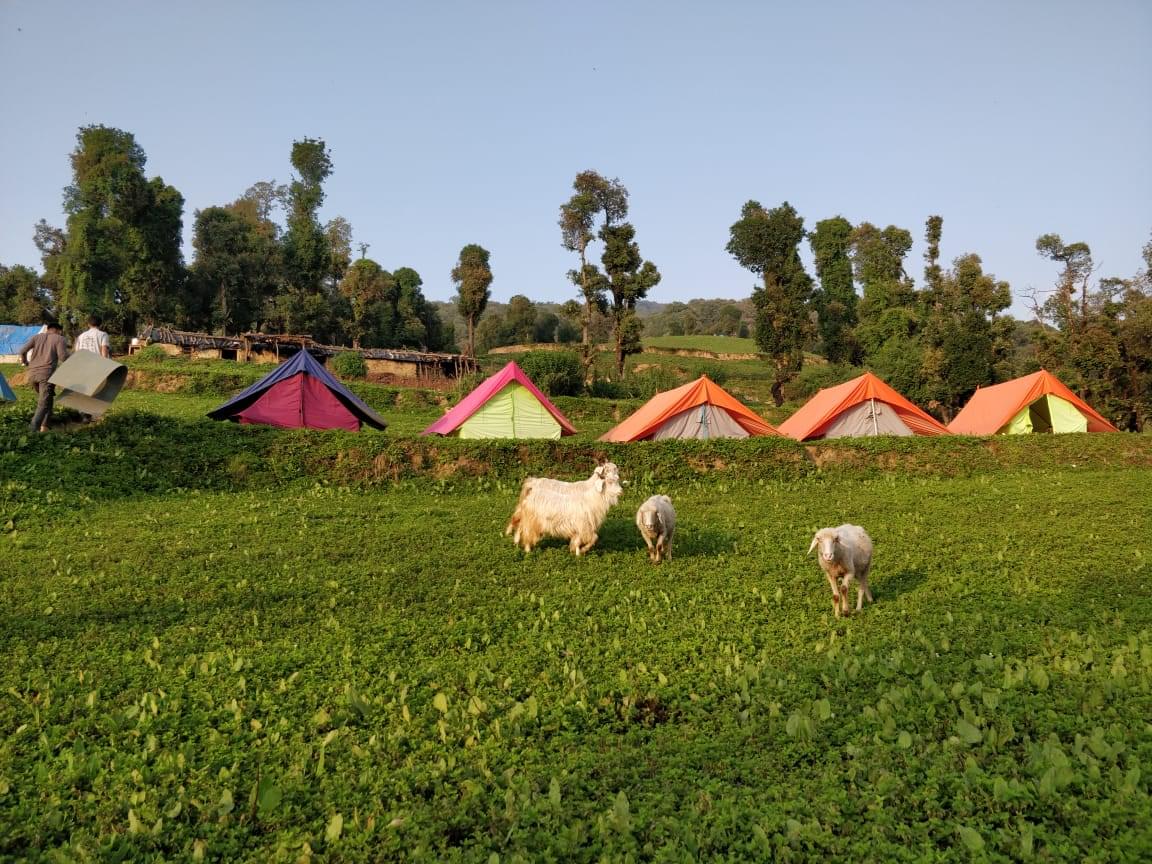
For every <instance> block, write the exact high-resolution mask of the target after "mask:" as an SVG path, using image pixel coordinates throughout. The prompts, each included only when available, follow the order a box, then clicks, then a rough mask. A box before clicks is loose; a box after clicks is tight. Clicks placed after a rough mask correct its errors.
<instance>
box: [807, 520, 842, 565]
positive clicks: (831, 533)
mask: <svg viewBox="0 0 1152 864" xmlns="http://www.w3.org/2000/svg"><path fill="white" fill-rule="evenodd" d="M839 545H840V535H839V534H838V533H837V532H836V529H835V528H821V529H820V530H819V531H817V532H816V536H814V537H813V538H812V545H811V546H809V547H808V554H809V555H811V554H812V550H813V549H815V548H816V547H817V546H819V547H820V557H821V558H822V559H824V560H825V561H832V560H833V559H834V558H835V557H836V547H837V546H839Z"/></svg>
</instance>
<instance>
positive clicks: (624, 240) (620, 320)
mask: <svg viewBox="0 0 1152 864" xmlns="http://www.w3.org/2000/svg"><path fill="white" fill-rule="evenodd" d="M635 237H636V229H635V228H633V227H632V225H631V224H629V223H627V222H624V223H622V224H620V225H605V226H604V227H603V228H602V229H601V230H600V239H601V240H603V241H604V254H603V256H602V257H601V259H600V260H601V263H603V265H604V272H605V273H606V274H607V279H608V290H609V291H610V292H611V294H612V324H613V327H612V331H613V335H614V336H615V340H616V375H617V377H623V375H624V358H625V357H627V356H628V355H630V354H638V353H640V351H641V350H642V347H643V346H642V345H641V342H640V334H641V332H642V331H643V328H642V326H641V324H640V321H639V319H637V317H636V301H638V300H642V299H643V298H644V297H646V296H647V294H648V291H649V290H650V289H651V288H653V287H655V286H656V285H657V284H659V282H660V271H659V270H657V269H656V265H655V264H653V263H652V262H651V261H645V260H644V259H643V258H641V257H640V247H639V245H637V243H636V242H635V239H634V238H635Z"/></svg>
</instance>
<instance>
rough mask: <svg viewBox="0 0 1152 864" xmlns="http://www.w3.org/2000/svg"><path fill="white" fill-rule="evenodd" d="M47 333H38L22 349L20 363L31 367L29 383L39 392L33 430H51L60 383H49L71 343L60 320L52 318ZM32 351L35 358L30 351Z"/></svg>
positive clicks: (65, 356) (29, 368)
mask: <svg viewBox="0 0 1152 864" xmlns="http://www.w3.org/2000/svg"><path fill="white" fill-rule="evenodd" d="M47 328H48V329H47V330H46V331H45V332H44V333H37V334H36V335H35V336H33V337H32V338H31V339H29V340H28V341H27V342H25V343H24V345H23V346H22V347H21V348H20V363H21V364H23V365H24V366H27V367H28V383H29V384H31V385H32V389H33V390H35V391H36V413H35V414H33V415H32V426H31V429H32V431H33V432H47V431H48V418H49V417H50V416H51V415H52V403H53V402H54V401H55V399H56V385H55V384H49V383H48V379H49V378H51V377H52V373H53V372H55V371H56V367H57V366H59V365H60V364H61V363H63V362H64V360H65V359H66V358H67V357H68V345H67V344H66V343H65V342H64V336H63V335H62V334H61V328H60V322H59V321H49V322H48V324H47ZM29 352H31V354H32V356H31V358H29V357H28V353H29Z"/></svg>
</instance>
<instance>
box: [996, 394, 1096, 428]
mask: <svg viewBox="0 0 1152 864" xmlns="http://www.w3.org/2000/svg"><path fill="white" fill-rule="evenodd" d="M1000 431H1001V432H1002V433H1005V434H1008V435H1026V434H1028V433H1030V432H1038V433H1041V434H1050V433H1053V432H1055V433H1060V434H1062V433H1065V432H1087V431H1088V418H1087V417H1085V416H1084V415H1083V414H1081V413H1080V412H1079V411H1078V410H1077V409H1076V406H1075V405H1073V404H1072V403H1071V402H1069V401H1068V400H1067V399H1061V398H1060V397H1059V396H1053V395H1052V394H1051V393H1049V394H1047V395H1045V396H1041V397H1040V398H1039V399H1037V400H1036V401H1035V402H1033V403H1032V404H1031V405H1027V406H1025V407H1024V408H1023V409H1021V410H1020V411H1019V412H1018V413H1017V414H1016V416H1015V417H1013V418H1012V419H1011V420H1009V421H1008V422H1007V423H1006V424H1005V425H1004V427H1003V428H1002V429H1001V430H1000Z"/></svg>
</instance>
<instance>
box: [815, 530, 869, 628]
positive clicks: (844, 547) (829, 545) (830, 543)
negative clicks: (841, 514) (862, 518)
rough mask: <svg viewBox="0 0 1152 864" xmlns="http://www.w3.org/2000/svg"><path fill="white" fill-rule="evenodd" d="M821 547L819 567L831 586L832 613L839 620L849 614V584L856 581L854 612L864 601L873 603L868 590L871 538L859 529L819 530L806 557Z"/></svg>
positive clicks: (861, 606) (858, 609)
mask: <svg viewBox="0 0 1152 864" xmlns="http://www.w3.org/2000/svg"><path fill="white" fill-rule="evenodd" d="M817 546H819V547H820V555H819V559H820V567H821V568H822V569H823V570H824V575H826V576H827V577H828V584H829V585H831V586H832V611H833V612H834V613H835V614H836V617H837V618H839V617H840V614H841V612H842V611H843V612H844V613H845V614H847V612H848V583H850V582H851V581H852V580H856V611H857V612H859V611H860V609H861V608H863V606H864V598H865V597H867V598H868V602H869V603H871V602H873V601H872V591H871V589H869V587H868V571H869V570H871V569H872V538H871V537H869V536H868V532H867V531H865V530H864V529H863V528H861V527H860V526H859V525H841V526H839V527H837V528H821V529H820V530H819V531H817V532H816V536H815V537H813V538H812V545H811V546H809V547H808V553H809V554H811V553H812V550H813V549H815V548H816V547H817Z"/></svg>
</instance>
